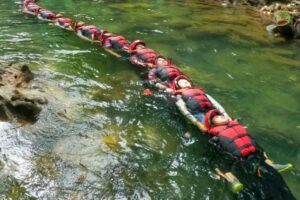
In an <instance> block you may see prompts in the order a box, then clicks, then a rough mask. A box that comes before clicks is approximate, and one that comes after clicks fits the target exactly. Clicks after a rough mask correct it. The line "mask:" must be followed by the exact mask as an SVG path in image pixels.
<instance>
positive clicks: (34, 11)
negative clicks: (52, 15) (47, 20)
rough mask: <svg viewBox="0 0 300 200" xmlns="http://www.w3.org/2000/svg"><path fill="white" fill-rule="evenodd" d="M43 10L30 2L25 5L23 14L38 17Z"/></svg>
mask: <svg viewBox="0 0 300 200" xmlns="http://www.w3.org/2000/svg"><path fill="white" fill-rule="evenodd" d="M41 10H42V7H40V6H38V5H37V4H36V3H35V2H33V1H28V2H27V3H24V5H23V12H24V13H27V14H31V15H38V14H39V13H40V11H41Z"/></svg>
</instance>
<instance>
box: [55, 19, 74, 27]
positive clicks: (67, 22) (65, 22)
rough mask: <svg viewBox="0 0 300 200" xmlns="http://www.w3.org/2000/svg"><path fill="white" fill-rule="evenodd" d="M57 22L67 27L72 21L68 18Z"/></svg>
mask: <svg viewBox="0 0 300 200" xmlns="http://www.w3.org/2000/svg"><path fill="white" fill-rule="evenodd" d="M57 22H58V23H59V24H60V25H67V26H71V25H72V20H71V19H70V18H58V19H57Z"/></svg>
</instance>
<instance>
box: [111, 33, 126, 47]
mask: <svg viewBox="0 0 300 200" xmlns="http://www.w3.org/2000/svg"><path fill="white" fill-rule="evenodd" d="M108 39H109V40H110V41H111V47H112V48H113V49H122V48H123V47H124V46H128V42H127V40H126V39H125V38H124V37H123V36H119V35H116V36H111V37H109V38H108Z"/></svg>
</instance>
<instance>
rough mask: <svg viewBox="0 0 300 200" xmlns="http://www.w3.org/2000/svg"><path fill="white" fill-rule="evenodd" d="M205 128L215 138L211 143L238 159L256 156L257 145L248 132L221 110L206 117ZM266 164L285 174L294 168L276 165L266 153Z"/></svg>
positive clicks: (212, 111) (214, 110) (286, 165)
mask: <svg viewBox="0 0 300 200" xmlns="http://www.w3.org/2000/svg"><path fill="white" fill-rule="evenodd" d="M204 123H205V127H206V128H207V132H208V133H209V134H211V135H212V136H213V138H212V139H211V141H213V142H214V143H216V144H217V145H218V146H220V147H221V148H222V149H224V150H225V151H226V152H228V153H229V154H230V155H233V156H234V157H237V158H246V157H247V156H249V155H252V154H255V152H256V149H257V147H256V144H255V143H254V141H253V140H252V139H251V137H250V136H249V135H248V132H247V130H246V129H245V127H244V126H242V125H241V124H240V123H239V122H237V121H236V120H231V119H230V118H229V117H228V116H224V115H223V114H222V113H221V112H220V111H219V110H217V109H213V110H210V111H208V112H207V113H206V115H205V121H204ZM264 158H265V163H267V164H268V165H270V166H271V167H273V168H274V169H276V170H277V171H278V172H283V171H286V170H290V169H292V168H293V165H292V164H291V163H288V164H275V163H274V162H273V161H272V160H270V159H269V158H268V156H267V154H266V153H265V152H264Z"/></svg>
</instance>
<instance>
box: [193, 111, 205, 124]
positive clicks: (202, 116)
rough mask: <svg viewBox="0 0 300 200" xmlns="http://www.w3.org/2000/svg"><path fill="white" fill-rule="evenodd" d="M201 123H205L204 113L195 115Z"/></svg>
mask: <svg viewBox="0 0 300 200" xmlns="http://www.w3.org/2000/svg"><path fill="white" fill-rule="evenodd" d="M193 116H194V117H195V118H196V119H197V120H198V121H199V122H201V123H203V122H204V114H203V113H197V114H194V115H193Z"/></svg>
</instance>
